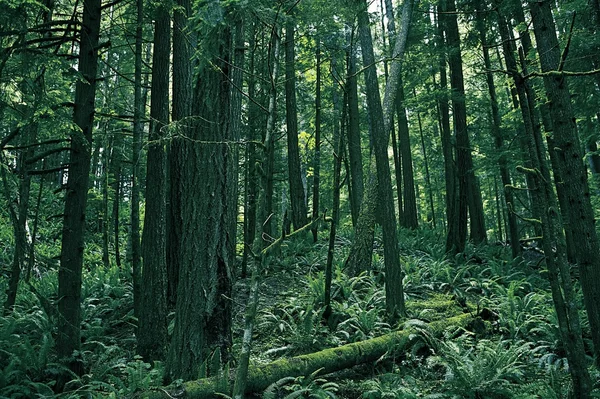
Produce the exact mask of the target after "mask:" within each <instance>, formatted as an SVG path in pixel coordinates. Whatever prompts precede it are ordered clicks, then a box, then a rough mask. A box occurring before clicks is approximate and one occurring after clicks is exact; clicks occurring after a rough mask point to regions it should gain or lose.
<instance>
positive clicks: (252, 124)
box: [241, 23, 260, 278]
mask: <svg viewBox="0 0 600 399" xmlns="http://www.w3.org/2000/svg"><path fill="white" fill-rule="evenodd" d="M248 40H249V46H248V47H249V48H250V51H251V53H250V66H249V70H250V74H249V76H248V83H247V84H248V97H250V98H251V99H256V101H258V99H257V96H256V78H255V74H256V73H257V71H258V68H256V66H255V64H256V50H257V43H256V24H254V23H253V24H252V31H251V32H250V37H249V39H248ZM258 119H259V116H258V110H257V105H256V104H255V103H254V101H250V102H249V104H248V140H249V141H250V144H249V145H248V146H247V147H246V162H247V166H246V180H245V190H246V191H245V193H246V201H245V206H244V255H243V257H242V265H241V269H242V270H241V274H242V276H241V277H242V278H246V276H247V275H248V261H249V259H250V256H251V254H252V252H253V244H254V241H255V237H256V227H257V226H256V201H257V197H258V188H259V185H260V181H259V176H258V171H257V168H256V163H257V161H258V157H257V154H256V146H257V144H256V142H257V141H258V140H259V137H257V122H258Z"/></svg>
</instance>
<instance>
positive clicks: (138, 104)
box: [131, 0, 145, 318]
mask: <svg viewBox="0 0 600 399" xmlns="http://www.w3.org/2000/svg"><path fill="white" fill-rule="evenodd" d="M136 11H137V13H136V14H137V15H136V24H135V25H136V26H135V51H134V59H135V61H134V83H133V86H134V87H133V93H134V95H133V146H132V150H133V151H132V154H131V161H132V163H133V165H132V173H131V268H132V272H133V273H132V275H133V313H134V315H135V316H136V317H137V318H139V317H140V307H141V303H142V301H141V299H142V266H141V263H142V254H141V249H140V182H139V175H140V170H141V165H140V153H141V152H142V135H143V133H144V132H143V128H144V127H143V124H142V118H143V116H144V108H145V104H144V101H143V98H142V40H143V36H142V35H143V33H144V32H143V26H144V2H143V0H136Z"/></svg>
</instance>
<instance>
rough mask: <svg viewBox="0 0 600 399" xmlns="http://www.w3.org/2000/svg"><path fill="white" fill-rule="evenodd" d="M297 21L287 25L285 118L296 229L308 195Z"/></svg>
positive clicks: (303, 217)
mask: <svg viewBox="0 0 600 399" xmlns="http://www.w3.org/2000/svg"><path fill="white" fill-rule="evenodd" d="M295 25H296V23H295V21H294V18H293V16H288V19H287V22H286V25H285V119H286V124H287V150H288V173H289V176H288V177H289V181H290V200H291V203H292V223H293V224H294V229H296V230H297V229H299V228H300V227H302V226H304V225H305V224H306V223H307V222H308V220H307V213H308V211H307V208H306V197H305V195H304V185H303V184H302V171H301V168H300V151H299V149H298V110H297V104H296V62H295V59H294V58H295V45H296V44H295V43H296V42H295V40H294V30H295Z"/></svg>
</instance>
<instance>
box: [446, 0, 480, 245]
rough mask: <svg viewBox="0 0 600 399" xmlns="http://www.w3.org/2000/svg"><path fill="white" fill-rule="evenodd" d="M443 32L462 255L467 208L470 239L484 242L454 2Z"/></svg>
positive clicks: (450, 0) (448, 5) (448, 0)
mask: <svg viewBox="0 0 600 399" xmlns="http://www.w3.org/2000/svg"><path fill="white" fill-rule="evenodd" d="M444 11H445V12H446V16H445V17H444V19H445V24H444V26H445V30H446V39H447V44H448V48H449V54H448V64H449V66H450V85H451V87H452V90H453V92H454V93H453V96H452V108H453V114H452V115H453V117H454V128H455V129H456V163H457V165H458V197H459V201H458V212H457V213H455V214H454V217H455V218H456V217H458V235H457V237H456V239H455V240H453V241H454V251H455V252H456V253H459V252H462V251H463V250H464V247H465V243H466V235H467V208H468V210H469V217H470V221H471V223H470V225H471V239H472V240H473V241H474V242H475V243H477V244H478V243H482V242H485V241H486V239H487V238H486V229H485V217H484V213H483V202H482V199H481V191H480V190H479V183H478V182H477V180H476V178H475V173H474V170H473V168H474V165H473V158H472V155H471V144H470V140H469V134H468V131H467V109H466V102H465V86H464V77H463V71H462V56H461V50H460V35H459V30H458V21H457V16H456V7H455V2H454V0H446V8H445V10H444Z"/></svg>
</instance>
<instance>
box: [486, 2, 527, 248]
mask: <svg viewBox="0 0 600 399" xmlns="http://www.w3.org/2000/svg"><path fill="white" fill-rule="evenodd" d="M478 11H479V12H478V14H477V15H478V19H477V28H478V30H479V40H480V42H481V48H482V51H483V62H484V66H485V69H486V71H488V72H486V83H487V87H488V93H489V95H490V103H491V108H492V126H491V130H492V137H493V138H494V143H495V146H496V150H497V151H498V152H499V153H500V155H499V156H498V167H499V168H500V177H501V178H502V186H503V187H504V189H503V192H504V200H505V202H506V206H507V207H508V228H509V231H508V233H509V237H510V248H511V251H512V256H513V258H516V257H517V256H519V255H520V254H521V244H520V242H519V227H518V225H517V215H516V214H515V211H514V209H515V205H514V198H513V193H512V190H511V189H510V187H512V181H511V178H510V172H509V170H508V161H507V159H506V154H504V137H503V134H502V130H501V124H502V121H501V117H500V111H499V108H498V99H497V96H496V84H495V82H494V75H493V74H492V72H491V69H492V68H491V62H490V52H489V49H488V43H487V38H486V30H485V19H484V13H483V10H481V9H480V8H479V9H478ZM498 217H500V214H498Z"/></svg>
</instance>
